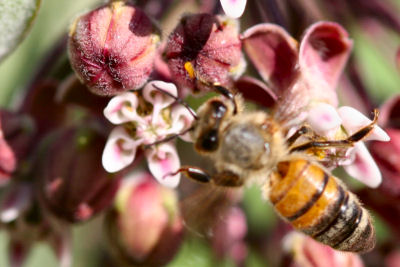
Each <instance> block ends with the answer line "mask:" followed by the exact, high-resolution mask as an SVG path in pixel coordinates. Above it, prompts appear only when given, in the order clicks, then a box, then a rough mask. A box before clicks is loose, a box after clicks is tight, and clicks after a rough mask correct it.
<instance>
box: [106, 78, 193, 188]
mask: <svg viewBox="0 0 400 267" xmlns="http://www.w3.org/2000/svg"><path fill="white" fill-rule="evenodd" d="M160 90H161V91H160ZM175 97H177V88H176V87H175V85H174V84H172V83H165V82H163V81H152V82H149V83H148V84H147V85H146V86H145V87H144V88H143V90H142V92H141V95H140V96H138V94H135V93H132V92H126V93H124V94H121V95H118V96H115V97H114V98H112V99H111V100H110V102H109V104H108V105H107V107H106V108H105V109H104V115H105V117H106V118H107V119H108V120H109V121H110V122H111V123H113V124H116V125H119V126H117V127H116V128H115V129H114V130H113V131H112V132H111V133H110V137H109V139H108V141H107V144H106V146H105V148H104V153H103V159H102V162H103V166H104V168H105V169H106V170H107V171H109V172H117V171H120V170H121V169H123V168H125V167H126V166H128V165H129V164H131V163H132V162H133V160H134V159H135V156H136V153H137V150H138V149H139V148H140V147H142V148H143V146H146V145H150V147H149V148H148V149H146V151H145V155H146V158H147V161H148V165H149V169H150V171H151V173H152V174H153V175H154V177H155V178H156V179H157V180H158V181H159V182H160V183H161V184H163V185H166V186H169V187H175V186H177V185H178V183H179V178H180V175H179V174H176V175H173V176H171V175H168V174H170V173H173V172H174V171H176V170H177V169H179V167H180V162H179V157H178V154H177V151H176V149H175V146H174V141H170V142H165V143H161V144H157V145H152V144H153V143H155V142H157V141H162V140H163V139H165V138H167V137H169V136H170V135H174V134H179V133H181V132H183V131H185V130H187V129H189V128H190V125H191V124H192V121H193V114H191V113H190V111H189V110H188V109H187V108H185V107H183V106H182V105H179V104H178V105H173V103H174V102H175ZM180 137H181V138H182V139H185V140H187V141H189V140H190V137H189V136H187V135H186V136H185V135H180Z"/></svg>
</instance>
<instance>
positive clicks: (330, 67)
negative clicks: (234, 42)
mask: <svg viewBox="0 0 400 267" xmlns="http://www.w3.org/2000/svg"><path fill="white" fill-rule="evenodd" d="M242 40H243V44H244V48H245V50H246V52H247V55H248V56H249V58H250V60H251V61H252V62H253V64H254V65H255V67H256V68H257V70H258V71H259V73H260V75H261V77H262V78H263V79H264V81H265V82H266V83H267V84H268V86H269V87H270V88H271V91H272V93H273V94H274V96H273V97H275V98H276V99H277V101H276V103H275V105H276V114H275V117H276V119H277V120H279V121H281V122H282V123H284V124H285V125H286V126H287V128H288V129H291V130H290V131H289V134H290V133H293V132H294V131H295V130H296V129H298V128H299V127H300V126H301V125H304V124H308V125H309V126H310V127H311V128H312V129H313V131H314V132H315V134H317V135H319V136H322V137H324V138H326V139H327V140H341V139H345V138H346V137H348V136H350V135H351V134H353V133H355V132H356V131H358V130H360V129H361V128H363V127H364V126H366V125H368V124H369V123H370V122H371V121H370V120H369V119H368V118H367V117H365V116H364V115H363V114H361V113H360V112H359V111H357V110H356V109H354V108H351V107H339V108H338V99H337V94H336V90H335V89H336V86H337V83H338V80H339V77H340V75H341V73H342V72H343V68H344V66H345V64H346V61H347V59H348V57H349V55H350V51H351V48H352V41H351V40H350V39H349V38H348V33H347V32H346V30H345V29H343V28H342V27H341V26H340V25H338V24H336V23H333V22H318V23H314V24H312V25H311V26H310V27H309V28H308V29H307V30H306V31H305V34H304V37H303V39H302V41H301V43H300V47H299V48H298V45H297V42H296V41H295V40H294V39H293V38H292V37H291V36H290V35H289V34H288V33H287V32H286V31H285V30H284V29H283V28H281V27H280V26H277V25H274V24H268V23H265V24H259V25H256V26H253V27H252V28H250V29H248V30H247V31H245V32H244V33H243V35H242ZM264 91H265V92H266V94H268V95H270V92H269V91H268V92H267V91H266V90H264ZM366 140H379V141H388V140H390V138H389V136H388V135H387V134H386V133H385V132H384V131H383V130H382V129H381V128H379V127H378V126H375V128H374V130H373V131H372V133H371V134H370V135H369V136H368V138H366ZM324 152H325V154H326V156H325V157H326V159H327V160H326V161H325V164H326V165H327V167H332V168H334V167H336V166H338V165H342V166H344V167H345V169H346V171H347V172H348V173H349V174H350V175H351V176H352V177H354V178H356V179H358V180H360V181H362V182H363V183H365V184H366V185H368V186H370V187H377V186H378V185H379V184H380V183H381V180H382V177H381V174H380V171H379V169H378V167H377V165H376V163H375V162H374V160H373V159H372V157H371V155H370V154H369V152H368V150H367V149H366V148H365V145H364V144H363V143H362V142H358V143H357V144H355V145H354V147H352V148H349V149H342V148H340V149H327V150H326V151H324Z"/></svg>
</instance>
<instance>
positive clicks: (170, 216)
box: [106, 173, 183, 266]
mask: <svg viewBox="0 0 400 267" xmlns="http://www.w3.org/2000/svg"><path fill="white" fill-rule="evenodd" d="M106 226H107V234H108V237H109V239H110V243H111V245H110V249H112V252H113V254H114V256H115V258H116V259H117V260H119V261H122V262H124V263H128V264H135V266H136V265H144V266H163V265H164V264H166V263H167V262H169V261H170V260H171V259H172V258H173V256H174V255H175V253H176V251H177V249H178V248H179V246H180V244H181V241H182V233H183V224H182V219H181V216H180V214H179V210H178V203H177V196H176V194H175V192H174V191H173V190H171V189H169V188H166V187H163V186H161V185H160V184H158V183H157V182H156V181H154V178H153V177H152V176H151V175H150V174H148V173H139V174H135V175H133V176H132V177H131V178H128V180H127V182H126V183H125V184H124V185H123V186H122V187H121V189H120V190H119V192H118V194H117V198H116V207H115V209H114V210H113V211H111V212H110V213H109V214H108V216H107V225H106Z"/></svg>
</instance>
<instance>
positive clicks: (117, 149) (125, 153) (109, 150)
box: [102, 127, 142, 172]
mask: <svg viewBox="0 0 400 267" xmlns="http://www.w3.org/2000/svg"><path fill="white" fill-rule="evenodd" d="M141 143H142V140H133V139H132V137H131V136H130V135H129V134H128V133H127V132H126V130H125V129H124V128H123V127H116V128H115V129H114V130H113V131H112V132H111V134H110V136H109V137H108V140H107V143H106V146H105V148H104V151H103V157H102V164H103V167H104V169H105V170H106V171H108V172H117V171H120V170H122V169H123V168H125V167H126V166H128V165H129V164H131V163H132V162H133V160H134V159H135V155H136V149H137V147H138V146H139V145H140V144H141Z"/></svg>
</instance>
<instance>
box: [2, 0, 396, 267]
mask: <svg viewBox="0 0 400 267" xmlns="http://www.w3.org/2000/svg"><path fill="white" fill-rule="evenodd" d="M172 2H174V3H175V4H176V5H178V7H179V6H180V5H184V4H185V3H186V4H187V3H188V2H192V1H169V0H161V1H158V0H149V1H136V2H135V3H132V2H131V1H118V0H117V1H107V2H106V3H104V4H102V5H101V6H99V7H98V8H95V9H93V10H91V11H89V12H87V13H85V14H82V15H80V16H79V17H78V18H77V19H76V20H75V21H74V23H73V24H72V26H71V27H70V31H69V34H68V41H66V42H64V43H63V45H64V46H61V48H60V47H59V49H60V50H57V49H55V51H56V52H57V51H58V52H59V51H64V52H66V53H68V56H69V62H67V63H65V62H64V61H62V59H63V58H64V57H63V55H65V53H56V52H53V53H52V54H50V56H49V58H50V59H48V61H46V62H47V63H48V62H50V63H51V62H52V64H53V65H51V64H50V65H48V64H49V63H48V64H45V66H44V67H43V69H40V70H39V71H38V73H39V74H38V75H39V76H38V77H35V79H33V82H32V84H30V85H29V86H27V91H28V92H27V94H26V96H25V97H23V98H22V101H21V104H20V106H18V107H17V111H16V112H11V111H6V110H0V123H1V124H0V184H1V185H2V186H4V193H3V192H2V191H0V193H1V200H0V226H1V227H2V228H3V229H6V231H7V232H8V233H9V236H10V253H9V256H10V262H11V264H12V265H13V266H21V265H22V264H23V263H24V261H25V258H26V256H27V255H28V253H29V251H30V249H31V248H32V247H33V246H34V244H35V243H36V242H38V241H43V240H44V241H46V242H47V243H49V244H50V245H51V247H52V248H53V250H54V252H55V253H56V255H57V259H58V260H59V263H60V266H62V267H69V266H71V265H72V255H71V251H72V250H71V246H72V242H71V228H72V227H73V226H74V225H76V224H78V223H85V222H87V221H89V220H91V219H92V218H95V217H96V216H97V215H98V214H101V213H105V214H106V216H105V218H104V227H105V228H104V233H105V235H106V237H107V243H108V248H109V250H110V255H112V256H113V257H112V258H111V257H104V258H107V259H108V258H110V259H109V260H110V261H111V262H110V264H109V265H112V266H113V265H115V264H123V265H135V266H136V265H138V266H146V265H148V266H161V265H165V264H167V263H169V262H170V261H171V260H172V259H173V258H174V257H175V254H176V253H179V248H180V246H181V244H182V242H186V241H187V238H186V237H184V232H185V230H186V229H185V227H184V225H185V223H189V222H190V218H186V217H185V215H186V214H185V212H187V209H188V208H186V210H185V207H186V206H188V207H189V209H191V208H193V207H194V209H193V210H194V212H196V211H197V209H198V208H199V207H201V206H204V207H207V208H208V209H209V211H210V212H211V213H212V211H219V212H218V214H210V215H208V216H205V217H207V218H200V219H201V220H205V221H206V222H204V225H207V226H209V225H212V226H211V227H209V228H207V229H206V230H205V231H204V232H205V233H206V236H205V237H206V238H205V239H204V241H205V242H207V244H209V247H210V248H211V250H212V253H213V254H214V256H215V258H216V259H218V260H225V259H228V260H233V261H234V263H235V264H236V265H237V266H243V265H246V264H247V259H248V257H251V256H252V255H253V254H254V251H253V250H254V247H257V250H259V251H262V250H263V249H265V247H268V248H272V251H273V252H274V253H273V254H276V255H272V257H271V258H274V257H275V258H279V257H281V258H279V261H282V262H283V261H284V259H283V257H285V255H286V256H287V255H289V262H290V264H288V265H287V266H311V265H312V266H314V265H315V266H326V265H327V264H330V265H331V266H349V267H350V266H352V267H362V266H364V265H363V263H362V260H361V257H360V256H358V255H356V254H342V253H339V252H337V251H335V250H333V249H332V248H330V247H326V246H324V245H322V244H320V243H318V242H316V241H314V240H312V239H311V238H309V237H306V236H304V235H301V234H298V233H292V234H288V233H290V232H291V231H292V230H291V229H288V228H287V226H284V225H283V223H280V224H278V223H275V224H274V226H273V227H271V229H269V230H268V231H270V233H272V234H273V235H276V236H277V237H278V238H277V240H279V241H278V243H279V244H278V243H276V242H275V240H274V238H273V237H270V236H267V235H268V233H267V234H265V236H263V234H262V233H261V234H260V232H259V231H258V230H254V229H255V228H257V227H254V225H256V224H254V223H253V221H252V220H253V218H252V217H254V216H256V215H254V214H258V213H259V210H257V211H256V212H254V210H253V209H254V206H257V207H258V206H263V205H250V206H251V207H249V204H248V203H252V202H251V201H250V202H247V203H245V205H243V206H240V207H239V205H237V206H235V207H227V205H226V204H227V202H229V203H230V204H233V202H239V201H240V200H239V198H242V194H237V197H235V200H232V199H229V198H228V197H226V196H225V197H223V198H220V199H218V196H219V195H218V194H215V196H216V197H214V196H211V195H212V194H213V193H214V192H217V191H218V189H217V188H208V189H207V193H206V194H204V191H201V188H200V189H199V188H198V187H196V186H195V185H193V183H189V182H187V183H184V184H183V185H181V186H179V184H180V180H181V179H180V178H181V175H180V173H179V172H180V171H182V169H181V167H182V166H181V161H194V162H196V164H197V165H199V166H200V165H201V166H204V165H207V164H205V163H204V162H203V161H202V160H201V159H199V158H198V157H197V156H196V154H197V153H192V152H194V150H191V151H192V152H189V153H188V152H187V150H185V149H186V148H187V147H185V146H181V147H182V148H184V149H182V151H183V153H182V154H180V153H179V154H178V150H179V152H181V150H180V149H179V148H180V147H179V146H180V145H181V143H180V142H176V139H177V137H179V138H181V139H182V140H184V141H186V142H191V141H192V140H191V137H192V136H191V132H192V129H193V128H194V127H195V126H196V119H197V115H196V113H195V112H194V111H193V110H192V109H191V106H194V105H192V104H193V103H195V105H196V106H198V105H201V104H202V101H204V99H205V98H209V97H211V96H212V95H213V93H215V91H217V93H221V91H222V89H221V91H220V92H218V90H216V89H217V87H220V88H225V90H226V92H225V93H226V94H225V96H227V95H229V94H240V95H241V96H242V97H243V100H244V101H246V104H247V103H250V102H252V104H255V105H251V107H250V108H257V109H263V110H264V111H265V112H269V114H271V116H273V118H274V120H276V121H277V122H278V123H279V124H280V125H281V126H282V128H283V129H285V131H286V132H285V134H286V136H287V137H288V138H289V137H290V136H292V134H293V133H295V132H296V131H298V130H299V129H300V128H302V127H306V128H307V129H310V132H307V133H305V134H304V135H302V136H301V137H300V138H299V139H297V140H296V142H295V143H294V144H293V145H301V144H303V143H305V142H309V141H315V140H317V141H321V142H322V141H332V142H335V141H342V140H346V139H348V138H349V137H350V136H352V135H353V134H355V133H357V131H359V130H360V129H363V128H364V127H366V126H368V125H370V124H371V123H373V122H372V121H371V119H369V116H365V115H364V114H365V113H366V111H367V110H368V111H372V110H373V106H372V105H371V103H368V104H367V105H365V106H363V105H361V104H360V105H358V109H360V110H362V111H363V112H360V111H359V110H357V109H356V108H354V107H350V106H348V104H347V106H341V105H340V103H339V102H340V101H339V95H338V91H337V88H338V87H339V84H340V83H341V77H342V76H343V74H344V73H346V72H345V71H344V69H345V66H346V64H347V63H348V60H349V57H350V54H351V51H352V48H353V41H352V40H351V39H350V37H349V34H348V32H347V31H346V30H345V28H344V27H342V26H341V25H339V24H338V23H336V22H328V21H323V20H321V19H319V22H315V23H312V24H310V23H309V22H308V23H307V27H305V26H304V25H303V24H304V21H300V20H299V23H298V25H297V26H298V28H296V29H295V30H293V29H291V27H289V26H288V25H289V23H287V22H288V21H289V20H291V19H292V17H291V16H290V15H291V12H297V13H296V14H297V15H299V14H301V15H303V13H304V15H305V16H306V15H307V16H306V17H307V18H308V14H309V13H308V12H304V10H301V8H305V7H304V5H310V7H313V6H312V2H313V1H299V2H298V3H297V4H296V5H295V4H293V3H292V2H293V1H281V2H280V3H279V4H278V3H277V1H266V2H268V4H266V5H265V6H267V7H268V8H269V9H268V10H267V11H268V12H266V13H265V12H264V13H265V14H261V17H263V16H268V17H269V16H271V14H272V17H273V18H275V19H276V22H278V23H277V24H275V23H265V22H264V21H265V20H263V21H261V22H262V23H259V22H260V21H257V19H258V16H256V15H257V14H258V13H260V12H261V13H262V11H263V10H259V9H261V8H262V7H263V6H264V5H259V4H258V1H246V0H221V1H217V0H215V1H214V0H212V1H193V3H192V4H193V6H196V7H197V8H198V11H199V13H194V14H190V13H185V14H182V15H180V17H179V18H177V17H176V13H175V12H166V10H172V9H174V8H175V6H174V5H172ZM177 2H179V3H177ZM194 2H196V3H194ZM198 2H201V3H198ZM306 2H307V3H306ZM327 2H329V1H327ZM331 2H332V1H330V3H329V4H327V3H324V4H323V5H330V6H334V7H335V8H334V9H333V10H334V16H336V18H338V13H337V12H338V10H340V5H341V4H340V3H342V1H337V2H335V3H333V2H332V3H331ZM355 2H357V3H359V5H360V13H359V14H358V15H357V19H360V18H361V17H363V16H365V14H366V13H368V12H369V11H368V10H370V9H371V6H375V7H377V10H378V11H379V12H378V13H379V14H381V15H382V14H386V15H387V17H388V18H389V20H388V21H389V22H390V21H392V23H391V24H390V23H389V22H387V21H386V23H389V24H390V25H392V27H393V28H396V27H395V26H394V25H395V24H396V23H393V21H396V19H395V18H393V16H392V14H391V12H390V10H388V9H385V8H383V6H382V5H381V4H379V3H378V2H376V0H371V1H369V2H371V4H370V6H369V5H366V4H363V3H361V1H355ZM342 4H343V3H342ZM284 6H286V7H289V8H288V9H287V12H284V13H280V12H279V10H280V9H282V7H284ZM178 7H177V9H176V10H179V8H180V9H183V8H182V6H180V7H179V8H178ZM307 7H308V6H307ZM346 7H347V8H346V10H347V11H352V12H353V11H354V6H353V4H352V3H349V4H346ZM378 7H379V8H378ZM169 8H171V9H169ZM299 10H300V11H299ZM256 11H257V12H256ZM314 11H315V10H314ZM217 13H218V14H217ZM171 14H172V17H171ZM313 14H316V13H315V12H313ZM363 14H364V15H363ZM242 15H243V16H245V18H241V16H242ZM288 17H290V19H289V18H288ZM294 17H296V16H293V18H294ZM297 17H299V16H297ZM378 17H379V16H378ZM378 17H376V18H375V19H377V18H378ZM381 17H382V16H381ZM285 18H286V20H287V21H285ZM156 19H160V21H162V23H160V24H157V23H156V22H155V21H156ZM239 19H242V20H244V19H246V20H247V22H249V23H248V24H250V25H254V26H251V27H249V28H248V29H246V30H244V31H242V32H240V27H239ZM315 20H316V17H313V19H312V20H310V21H315ZM171 21H173V23H176V26H175V28H174V27H168V28H170V29H172V30H171V32H170V33H169V34H162V31H163V30H164V31H165V29H164V28H167V27H164V22H165V25H167V24H171V23H170V22H171ZM292 22H293V21H292ZM295 22H296V21H295ZM257 23H258V24H257ZM278 24H279V25H280V26H279V25H278ZM292 24H293V23H292ZM294 24H296V23H294ZM308 24H310V25H308ZM398 25H400V22H399V24H398ZM300 30H301V31H304V34H303V37H302V38H301V41H299V42H297V41H296V39H295V38H294V37H292V36H297V35H296V34H298V32H299V31H300ZM398 31H399V32H400V29H398ZM296 38H297V37H296ZM55 54H57V55H58V54H59V55H58V56H54V55H55ZM399 58H400V57H399V56H398V55H397V58H396V59H397V61H399V60H398V59H399ZM246 59H249V60H248V62H247V61H246ZM56 63H58V64H59V65H62V67H61V68H60V69H62V70H59V69H58V67H57V66H58V65H57V64H56ZM248 66H249V67H252V69H250V68H248V69H247V70H246V67H248ZM71 67H72V70H71ZM66 70H67V71H66ZM64 72H65V73H64ZM356 72H357V71H356ZM60 73H62V74H60ZM257 74H258V76H257ZM60 77H62V78H60ZM259 78H260V79H259ZM349 90H350V89H349ZM222 93H223V92H222ZM203 97H204V98H203ZM185 98H187V99H185ZM186 100H187V102H188V103H190V104H188V103H186V102H185V101H186ZM227 101H228V100H227ZM399 103H400V101H399V98H398V97H397V98H393V99H392V100H391V101H388V102H387V103H385V104H384V105H383V106H382V108H381V115H380V117H379V121H378V122H379V124H380V125H382V127H383V129H382V128H380V127H379V126H377V125H376V124H375V125H374V126H373V130H372V131H371V132H370V134H369V135H368V136H367V137H366V138H364V139H363V140H361V141H358V142H355V143H354V144H352V145H351V146H343V147H329V148H314V147H313V148H311V149H308V150H307V151H306V153H308V154H309V155H310V156H311V157H313V158H314V159H315V160H316V161H318V162H319V163H321V164H322V165H323V166H324V167H325V168H326V169H327V170H333V169H335V168H336V167H338V166H343V167H344V169H345V170H346V171H347V173H348V174H349V175H350V176H352V177H354V178H356V179H358V180H360V181H361V182H362V183H364V184H365V185H367V186H368V187H369V188H368V189H365V188H364V189H362V190H360V191H359V192H358V193H359V195H360V197H361V200H362V201H363V202H365V203H366V204H367V205H368V206H369V207H374V208H376V210H377V213H378V214H380V215H381V216H382V217H383V218H384V219H385V220H386V221H387V222H388V223H389V224H390V225H391V226H392V228H393V229H394V231H395V232H396V231H397V233H399V231H398V229H397V230H396V229H395V228H396V227H397V226H398V223H400V221H399V220H398V219H397V218H394V219H393V216H392V214H390V213H396V212H397V211H398V205H397V206H396V204H398V203H399V195H400V193H399V192H400V182H399V177H400V176H399V173H400V169H399V168H398V166H400V164H398V163H399V157H398V154H399V151H400V149H399V147H400V146H399V144H400V143H399V142H400V137H399V133H398V132H399V131H398V129H399V123H398V122H399V113H398V106H399ZM267 109H268V110H267ZM363 113H364V114H363ZM367 115H368V114H367ZM374 123H375V122H374ZM389 140H390V143H389V142H388V141H389ZM364 141H373V142H372V144H371V146H370V150H371V152H372V153H371V154H372V156H371V154H370V152H369V150H368V147H367V145H368V144H365V143H364ZM381 141H384V142H386V143H382V142H381ZM189 147H190V146H189ZM386 155H387V156H386ZM142 156H143V157H142ZM143 158H145V159H146V162H147V165H143V164H141V162H140V161H141V160H142V159H143ZM378 166H379V168H378ZM146 167H147V168H146ZM133 169H134V171H132V170H133ZM209 169H211V168H209ZM380 170H382V172H383V177H384V179H383V183H382V185H381V181H382V174H381V172H380ZM207 171H208V170H207ZM210 171H211V170H210ZM178 186H179V187H178ZM375 187H379V188H378V189H376V190H375V189H371V188H375ZM193 192H194V193H193ZM197 193H203V194H197ZM229 193H231V192H228V193H227V194H226V195H228V194H229ZM232 193H235V192H232ZM239 193H241V192H239ZM380 194H381V195H384V197H380V196H381V195H380ZM386 195H387V196H386ZM197 196H199V198H198V199H201V200H200V201H197V200H198V199H197V198H196V197H197ZM235 196H236V195H235ZM184 197H186V199H185V201H187V202H185V201H183V203H179V201H180V200H181V199H183V198H184ZM192 197H193V198H194V199H195V200H196V201H194V202H195V203H194V205H193V203H191V202H190V200H191V198H192ZM243 198H244V201H246V191H245V193H244V196H243ZM378 200H379V201H378ZM247 201H248V200H247ZM187 203H189V204H190V203H191V204H192V205H186V204H187ZM210 203H211V205H210ZM382 206H387V207H390V211H393V212H388V209H383V208H382ZM265 209H267V208H265ZM193 210H189V212H188V213H194V212H193ZM199 214H202V213H199ZM184 217H185V218H184ZM100 219H103V218H102V217H101V218H100ZM207 220H209V221H207ZM197 223H199V224H201V225H202V224H203V221H202V222H197ZM256 226H257V225H256ZM253 227H254V228H253ZM274 227H275V228H274ZM259 228H260V227H259ZM397 228H398V227H397ZM188 229H190V225H188ZM201 230H204V229H201ZM263 231H264V229H263ZM255 233H256V234H255ZM272 234H271V236H272ZM285 236H286V238H285ZM189 240H190V239H189ZM282 240H284V241H283V242H282ZM188 242H190V241H188ZM282 243H283V248H284V249H285V251H284V252H283V253H275V251H276V249H277V248H278V247H279V248H280V247H282ZM184 247H188V246H184ZM189 247H190V246H189ZM265 254H266V255H271V253H268V252H267V253H265ZM321 255H324V257H321ZM213 258H214V257H213ZM282 262H280V265H283V264H282ZM283 263H284V262H283ZM105 264H108V262H107V263H105Z"/></svg>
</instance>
